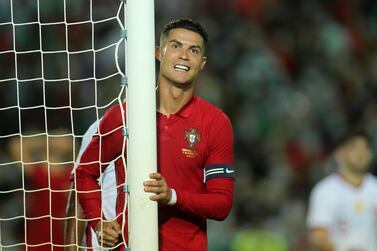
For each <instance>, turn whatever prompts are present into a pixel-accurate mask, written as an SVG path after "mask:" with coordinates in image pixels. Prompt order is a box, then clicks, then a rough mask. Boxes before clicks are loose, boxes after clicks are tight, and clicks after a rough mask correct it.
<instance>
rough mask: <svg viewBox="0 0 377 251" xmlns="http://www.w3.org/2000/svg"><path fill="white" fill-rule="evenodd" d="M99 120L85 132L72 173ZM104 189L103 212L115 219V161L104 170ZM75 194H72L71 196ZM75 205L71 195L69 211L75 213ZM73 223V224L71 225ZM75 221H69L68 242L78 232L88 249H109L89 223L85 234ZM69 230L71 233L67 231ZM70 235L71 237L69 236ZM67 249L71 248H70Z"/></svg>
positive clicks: (80, 211) (102, 182) (82, 243)
mask: <svg viewBox="0 0 377 251" xmlns="http://www.w3.org/2000/svg"><path fill="white" fill-rule="evenodd" d="M99 122H100V121H99V120H97V121H95V122H94V123H93V124H92V125H91V126H90V127H89V128H88V130H87V131H86V132H85V134H84V136H83V138H82V142H81V147H80V151H79V154H78V156H77V160H76V164H75V166H74V168H73V170H72V174H74V173H75V170H76V167H77V163H80V158H81V155H82V153H83V152H84V151H85V149H86V147H87V146H88V145H89V143H90V141H91V140H92V137H93V136H94V134H95V133H96V132H97V128H98V124H99ZM99 183H100V185H101V189H102V193H101V194H102V212H103V214H104V215H105V217H106V219H115V218H116V197H117V189H116V178H115V168H114V162H111V163H110V164H109V166H108V167H107V168H106V169H105V171H104V172H103V176H102V180H101V181H100V182H99ZM71 196H73V195H72V194H71V195H70V197H71ZM77 206H78V208H79V210H78V211H79V213H80V214H82V216H81V217H80V218H85V217H84V216H83V212H82V209H81V207H80V205H79V204H77ZM75 207H76V201H75V198H72V197H71V203H69V205H68V209H67V211H70V210H71V212H73V214H75ZM69 224H72V225H69ZM73 224H74V223H73V221H67V227H66V242H68V243H67V244H70V243H73V241H72V239H75V236H76V234H78V236H83V237H82V240H80V241H78V242H77V243H79V244H81V245H82V246H86V247H89V249H88V250H95V251H96V250H108V249H102V248H101V247H100V245H99V244H98V240H97V235H96V233H95V231H94V230H93V229H92V228H91V227H89V225H87V224H86V225H85V234H84V233H83V232H84V227H82V226H81V227H80V226H79V227H78V229H77V231H78V233H76V228H75V226H74V225H73ZM67 231H69V233H67ZM68 236H70V237H68ZM67 238H71V239H70V240H67ZM71 249H72V250H76V248H75V247H72V248H71ZM67 250H70V249H69V248H68V249H67Z"/></svg>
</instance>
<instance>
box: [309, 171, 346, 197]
mask: <svg viewBox="0 0 377 251" xmlns="http://www.w3.org/2000/svg"><path fill="white" fill-rule="evenodd" d="M339 183H340V182H339V177H338V174H335V173H333V174H330V175H328V176H326V177H324V178H322V179H321V180H319V181H318V182H317V184H316V185H315V186H314V187H313V193H328V192H329V191H334V190H336V189H337V187H339Z"/></svg>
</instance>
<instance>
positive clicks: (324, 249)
mask: <svg viewBox="0 0 377 251" xmlns="http://www.w3.org/2000/svg"><path fill="white" fill-rule="evenodd" d="M309 242H310V245H311V246H312V247H313V248H314V251H335V247H334V245H333V244H332V243H331V241H330V239H329V237H328V230H327V229H326V228H313V229H311V230H310V231H309Z"/></svg>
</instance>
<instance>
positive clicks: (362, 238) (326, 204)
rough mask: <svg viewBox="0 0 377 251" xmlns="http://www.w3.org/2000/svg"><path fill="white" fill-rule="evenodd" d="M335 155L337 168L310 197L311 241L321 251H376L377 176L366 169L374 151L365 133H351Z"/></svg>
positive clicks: (309, 223)
mask: <svg viewBox="0 0 377 251" xmlns="http://www.w3.org/2000/svg"><path fill="white" fill-rule="evenodd" d="M335 158H336V161H337V167H338V168H337V171H336V172H335V173H333V174H331V175H329V176H328V177H325V178H324V179H323V180H321V181H320V182H319V183H318V184H317V185H316V186H315V187H314V188H313V191H312V193H311V196H310V202H309V212H308V216H307V224H308V226H309V230H310V232H309V241H310V242H311V244H312V246H313V247H315V248H316V249H315V250H320V251H375V250H377V238H376V236H377V179H376V178H375V177H374V176H372V175H371V174H369V173H368V172H367V170H368V166H369V164H370V162H371V159H372V153H371V150H370V146H369V143H368V140H367V138H366V136H364V135H363V134H361V133H355V134H353V135H351V136H348V137H347V138H346V140H345V141H344V142H343V143H342V144H341V145H340V146H339V148H338V149H337V150H336V152H335Z"/></svg>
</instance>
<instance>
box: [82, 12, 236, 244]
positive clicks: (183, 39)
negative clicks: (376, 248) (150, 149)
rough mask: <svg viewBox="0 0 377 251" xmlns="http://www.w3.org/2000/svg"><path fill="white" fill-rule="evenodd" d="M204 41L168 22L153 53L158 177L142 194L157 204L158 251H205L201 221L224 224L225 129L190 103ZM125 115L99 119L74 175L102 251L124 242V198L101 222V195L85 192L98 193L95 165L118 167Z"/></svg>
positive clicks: (117, 111) (229, 199) (227, 186)
mask: <svg viewBox="0 0 377 251" xmlns="http://www.w3.org/2000/svg"><path fill="white" fill-rule="evenodd" d="M207 41H208V36H207V33H206V31H205V30H204V28H203V27H202V26H201V25H200V24H199V23H197V22H195V21H192V20H187V19H184V20H175V21H172V22H170V23H168V24H167V25H166V26H165V27H164V29H163V31H162V33H161V37H160V46H159V47H157V49H156V58H157V59H158V60H159V62H160V71H159V74H158V89H157V143H158V173H152V174H150V178H151V180H148V181H145V182H144V190H145V191H146V192H149V193H153V194H152V195H151V197H150V199H151V200H153V201H157V202H158V203H159V249H160V250H161V251H170V250H174V251H180V250H182V251H183V250H184V251H188V250H195V251H201V250H207V234H206V219H207V218H208V219H215V220H223V219H224V218H226V216H227V215H228V213H229V211H230V209H231V207H232V203H233V186H234V170H233V167H232V164H233V132H232V127H231V123H230V121H229V119H228V118H227V116H226V115H225V114H224V113H223V112H222V111H221V110H220V109H218V108H216V107H214V106H213V105H211V104H209V103H208V102H206V101H204V100H203V99H201V98H199V97H197V96H195V95H194V89H195V84H196V83H195V80H196V78H197V76H198V74H199V73H200V72H201V70H202V69H203V68H204V66H205V64H206V62H207V58H206V57H205V56H204V54H205V46H206V44H207ZM125 109H126V106H125V104H123V107H121V106H114V107H112V108H111V109H110V110H109V111H108V112H107V113H106V114H105V115H104V117H103V119H102V121H101V124H100V127H99V134H100V135H101V136H98V137H94V138H93V140H92V142H91V143H90V145H89V146H88V148H87V149H86V151H85V152H84V154H83V156H82V158H81V163H82V164H80V165H79V167H78V168H77V171H76V176H77V188H78V190H79V191H80V192H81V193H79V199H80V203H81V205H82V207H83V209H84V211H85V214H86V216H87V218H88V219H91V220H90V221H89V224H90V225H91V226H92V228H95V229H96V231H97V233H98V235H99V236H100V238H99V239H100V240H101V242H102V243H103V245H104V246H107V247H114V246H115V247H120V246H119V243H121V242H123V243H124V242H127V232H126V231H125V228H126V227H125V226H124V224H123V223H124V221H123V217H124V215H125V212H124V211H125V210H124V208H123V205H124V201H125V195H124V192H119V193H118V198H117V206H118V208H117V209H118V210H117V213H118V214H119V217H118V218H117V221H109V220H107V219H106V218H105V217H103V215H102V214H101V211H100V203H101V202H100V195H99V194H98V192H89V191H93V190H95V189H98V184H97V183H96V179H97V178H98V177H99V176H100V173H101V171H102V170H101V168H102V169H103V168H104V166H105V165H99V163H98V162H100V163H107V162H109V161H110V160H113V159H119V158H120V156H122V153H123V152H124V149H123V146H124V143H125V138H124V136H123V135H122V130H121V129H122V116H121V112H122V110H125ZM99 152H100V154H99ZM98 156H100V158H98ZM85 163H86V164H85ZM89 163H91V164H89ZM118 164H119V166H121V164H122V163H119V162H117V163H116V176H117V183H118V185H119V184H122V183H123V182H124V180H125V173H124V169H123V168H120V167H119V166H118ZM140 168H142V167H140ZM82 191H84V192H82ZM121 226H122V227H121ZM146 227H147V226H146Z"/></svg>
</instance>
